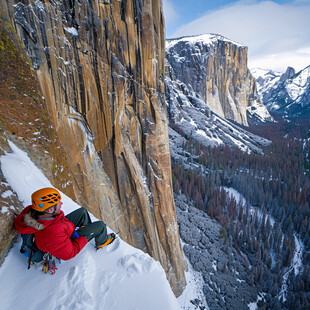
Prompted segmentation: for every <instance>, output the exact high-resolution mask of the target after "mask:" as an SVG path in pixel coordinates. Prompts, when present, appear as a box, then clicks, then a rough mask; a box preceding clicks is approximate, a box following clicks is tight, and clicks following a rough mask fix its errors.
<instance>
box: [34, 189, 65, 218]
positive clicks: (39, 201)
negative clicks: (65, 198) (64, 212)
mask: <svg viewBox="0 0 310 310" xmlns="http://www.w3.org/2000/svg"><path fill="white" fill-rule="evenodd" d="M60 200H61V196H60V194H59V192H58V190H57V189H55V188H51V187H45V188H41V189H39V190H37V191H35V192H34V193H33V194H32V195H31V201H32V209H34V210H36V211H41V212H43V211H45V210H46V209H48V208H50V207H52V206H54V205H56V204H57V203H58V201H60Z"/></svg>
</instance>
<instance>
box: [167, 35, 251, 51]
mask: <svg viewBox="0 0 310 310" xmlns="http://www.w3.org/2000/svg"><path fill="white" fill-rule="evenodd" d="M217 41H224V42H229V43H232V44H234V45H237V46H238V47H245V46H244V45H242V44H240V43H237V42H235V41H232V40H229V39H227V38H225V37H224V36H221V35H218V34H214V33H205V34H202V35H198V36H185V37H181V38H176V39H168V40H167V41H166V50H169V49H170V48H171V47H172V46H174V45H175V44H177V43H179V42H186V43H188V44H196V43H198V42H201V43H203V44H208V45H210V44H214V43H216V42H217Z"/></svg>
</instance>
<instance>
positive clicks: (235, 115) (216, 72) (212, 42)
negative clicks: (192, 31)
mask: <svg viewBox="0 0 310 310" xmlns="http://www.w3.org/2000/svg"><path fill="white" fill-rule="evenodd" d="M247 52H248V49H247V47H245V46H242V45H240V44H238V43H236V42H233V41H230V40H228V39H226V38H224V37H222V36H219V35H214V34H205V35H201V36H193V37H183V38H179V39H170V40H167V44H166V59H167V61H168V63H169V65H170V66H171V74H172V76H171V79H178V80H180V81H181V82H183V83H184V84H185V85H187V86H188V87H189V86H190V87H191V89H192V90H193V91H195V92H196V93H198V94H199V95H200V97H201V99H202V100H203V101H204V102H205V103H206V104H207V105H208V107H209V108H210V109H211V110H212V111H214V112H215V113H217V114H218V115H219V116H222V117H225V118H228V119H230V120H233V121H235V122H237V123H239V124H242V125H246V126H247V125H248V121H247V108H248V107H251V106H252V105H254V104H255V105H257V104H261V102H260V100H259V99H258V97H257V90H256V81H255V79H254V77H253V76H252V75H251V73H250V71H249V69H248V67H247Z"/></svg>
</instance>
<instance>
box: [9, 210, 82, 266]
mask: <svg viewBox="0 0 310 310" xmlns="http://www.w3.org/2000/svg"><path fill="white" fill-rule="evenodd" d="M30 208H31V206H28V207H26V208H25V209H24V210H23V211H22V213H21V214H20V215H18V216H17V217H16V218H15V220H14V224H15V227H16V230H17V231H18V232H19V233H21V234H33V233H34V234H35V242H36V245H37V247H38V248H39V249H40V250H41V251H43V252H49V253H50V254H52V255H53V256H55V257H57V258H59V259H63V260H68V259H70V258H73V257H74V256H75V255H76V254H78V253H79V252H80V251H81V250H82V249H83V247H84V246H85V245H86V244H87V239H86V238H85V237H83V236H80V237H78V238H76V239H75V240H74V241H71V239H70V237H71V235H72V233H73V231H74V230H75V225H74V224H73V223H72V222H70V221H69V220H68V219H67V218H66V217H65V215H64V213H63V211H60V214H59V215H57V216H56V217H55V218H52V219H50V220H36V221H37V222H38V223H41V224H43V225H44V229H42V230H37V229H36V228H33V227H30V226H27V225H26V224H25V223H24V222H23V217H24V214H26V213H28V212H29V210H30Z"/></svg>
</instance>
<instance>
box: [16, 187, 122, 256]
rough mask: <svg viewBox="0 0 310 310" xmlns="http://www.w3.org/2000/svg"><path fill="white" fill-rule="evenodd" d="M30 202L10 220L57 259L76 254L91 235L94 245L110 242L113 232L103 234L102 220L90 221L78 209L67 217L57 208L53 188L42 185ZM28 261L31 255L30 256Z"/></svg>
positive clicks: (98, 245)
mask: <svg viewBox="0 0 310 310" xmlns="http://www.w3.org/2000/svg"><path fill="white" fill-rule="evenodd" d="M31 201H32V205H30V206H28V207H26V208H25V209H24V210H23V211H22V212H21V214H20V215H18V216H17V217H16V219H15V220H14V224H15V227H16V230H17V231H18V232H19V233H21V234H34V237H35V245H36V246H37V247H38V249H40V250H41V251H42V252H47V253H49V254H51V255H53V256H55V257H56V258H58V259H62V260H68V259H71V258H73V257H74V256H75V255H77V254H78V253H79V252H80V251H81V250H82V249H83V247H84V246H85V245H86V244H87V242H88V241H90V240H92V239H93V238H95V244H96V248H97V249H99V248H101V247H103V246H106V245H108V244H111V243H112V242H113V241H114V239H115V237H116V236H115V234H109V235H107V228H106V225H105V223H104V222H102V221H96V222H93V223H92V222H91V219H90V216H89V214H88V212H87V211H86V210H85V209H84V208H79V209H77V210H75V211H73V212H71V213H69V214H68V215H67V216H65V215H64V213H63V211H62V210H60V209H61V206H62V204H63V203H62V202H61V196H60V193H59V192H58V191H57V190H56V189H54V188H42V189H39V190H37V191H36V192H34V193H33V194H32V196H31ZM30 260H31V257H30Z"/></svg>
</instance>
